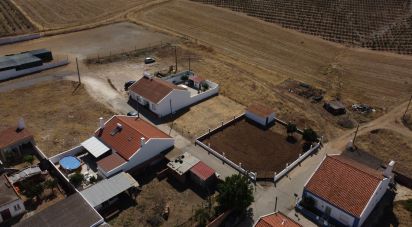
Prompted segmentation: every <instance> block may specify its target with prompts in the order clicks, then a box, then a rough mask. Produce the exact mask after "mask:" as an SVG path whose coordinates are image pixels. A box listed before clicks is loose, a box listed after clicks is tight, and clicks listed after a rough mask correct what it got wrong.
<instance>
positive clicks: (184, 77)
mask: <svg viewBox="0 0 412 227" xmlns="http://www.w3.org/2000/svg"><path fill="white" fill-rule="evenodd" d="M180 79H181V80H183V81H186V80H188V79H189V77H188V76H187V75H183V76H181V77H180Z"/></svg>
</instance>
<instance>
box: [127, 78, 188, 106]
mask: <svg viewBox="0 0 412 227" xmlns="http://www.w3.org/2000/svg"><path fill="white" fill-rule="evenodd" d="M130 90H131V91H133V92H135V93H137V94H139V95H140V96H143V97H144V98H146V99H148V100H149V101H151V102H153V103H159V102H160V101H161V100H162V99H163V98H164V97H166V96H167V95H168V94H169V93H170V92H172V91H173V90H185V89H184V88H182V87H178V86H176V85H174V84H173V83H170V82H167V81H164V80H162V79H159V78H156V77H153V78H152V79H150V78H147V77H143V78H141V79H140V80H138V81H137V82H136V83H134V84H133V85H132V86H130Z"/></svg>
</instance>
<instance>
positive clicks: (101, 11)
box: [13, 0, 150, 30]
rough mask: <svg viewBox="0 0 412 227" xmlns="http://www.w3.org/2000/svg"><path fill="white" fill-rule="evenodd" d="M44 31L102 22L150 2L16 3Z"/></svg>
mask: <svg viewBox="0 0 412 227" xmlns="http://www.w3.org/2000/svg"><path fill="white" fill-rule="evenodd" d="M13 1H14V2H15V3H16V4H17V5H18V6H19V7H20V8H21V9H22V11H23V12H24V13H25V14H26V15H27V16H28V17H29V18H30V19H31V20H32V21H33V22H34V23H36V24H37V25H39V27H40V28H41V29H46V30H48V29H60V28H68V27H73V26H79V25H84V24H90V23H94V22H102V21H104V20H106V19H109V18H113V17H115V16H117V15H119V14H121V13H124V12H125V11H127V10H129V9H131V8H133V7H136V6H139V5H141V4H144V3H147V2H150V0H116V1H112V0H83V1H78V0H13Z"/></svg>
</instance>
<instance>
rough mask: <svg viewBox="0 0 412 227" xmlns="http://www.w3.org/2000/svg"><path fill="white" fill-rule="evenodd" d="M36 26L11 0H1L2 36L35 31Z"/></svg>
mask: <svg viewBox="0 0 412 227" xmlns="http://www.w3.org/2000/svg"><path fill="white" fill-rule="evenodd" d="M35 30H36V28H35V27H34V26H33V25H32V24H31V23H30V21H29V20H28V19H27V18H26V17H25V16H24V15H23V14H22V13H21V12H20V11H19V10H18V9H17V8H16V7H15V6H14V5H13V4H12V3H11V2H10V0H3V1H0V37H2V36H9V35H20V34H24V33H29V32H34V31H35Z"/></svg>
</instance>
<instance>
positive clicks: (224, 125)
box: [195, 114, 257, 181]
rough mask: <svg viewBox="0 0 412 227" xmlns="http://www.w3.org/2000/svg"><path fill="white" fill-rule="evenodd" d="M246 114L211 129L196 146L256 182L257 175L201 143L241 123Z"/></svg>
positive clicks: (197, 141)
mask: <svg viewBox="0 0 412 227" xmlns="http://www.w3.org/2000/svg"><path fill="white" fill-rule="evenodd" d="M244 116H245V115H244V114H242V115H240V116H238V117H234V118H233V119H232V120H230V121H228V122H226V123H223V122H222V125H221V126H219V127H216V128H215V129H213V130H210V129H209V132H207V133H205V134H203V135H201V136H200V137H198V138H197V139H196V141H195V145H199V146H201V147H202V148H203V149H205V150H206V151H207V152H209V153H212V154H213V155H214V156H215V157H216V158H218V159H220V160H222V161H223V162H225V163H226V164H228V165H230V166H231V167H232V168H234V169H235V170H237V171H238V172H239V173H241V174H243V175H245V176H247V177H249V179H251V180H252V181H256V175H257V174H256V173H254V172H251V171H247V170H245V169H243V168H242V167H240V166H239V165H237V164H235V163H234V162H232V161H231V160H229V159H228V158H226V157H225V156H223V155H221V154H219V152H217V151H215V150H213V149H212V148H210V147H209V146H206V144H204V143H203V142H201V140H203V139H205V138H206V137H207V136H209V135H211V134H213V133H214V132H216V131H220V130H223V129H225V128H226V127H229V126H230V125H232V124H233V123H235V122H237V121H240V120H242V119H243V118H244Z"/></svg>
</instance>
